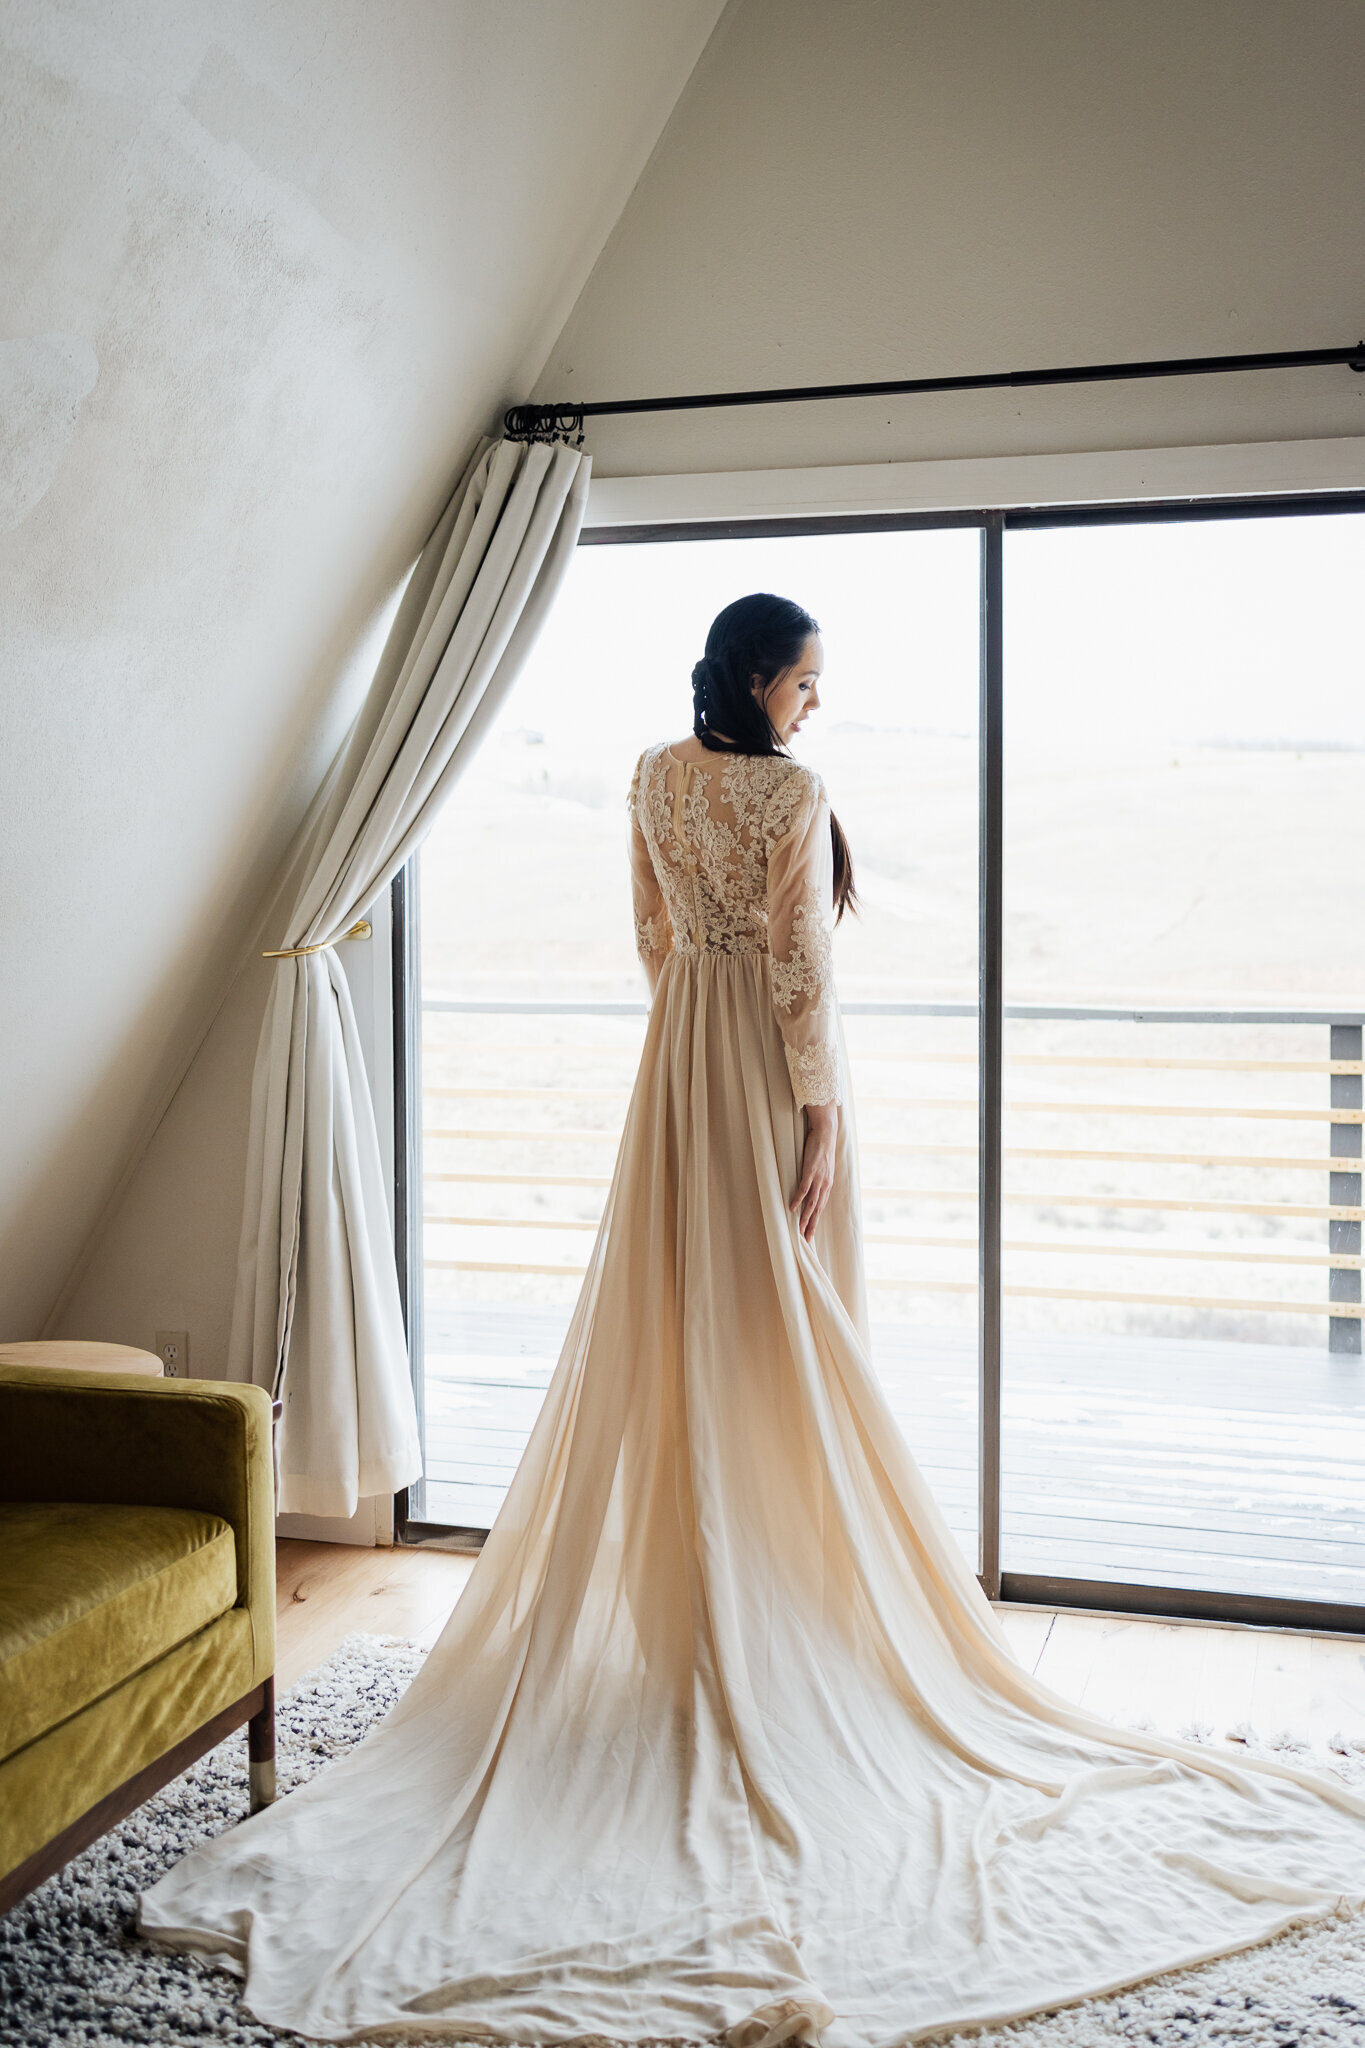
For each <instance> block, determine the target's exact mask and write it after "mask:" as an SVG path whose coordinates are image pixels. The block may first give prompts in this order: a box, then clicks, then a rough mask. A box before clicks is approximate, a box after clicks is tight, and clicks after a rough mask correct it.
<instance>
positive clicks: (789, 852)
mask: <svg viewBox="0 0 1365 2048" xmlns="http://www.w3.org/2000/svg"><path fill="white" fill-rule="evenodd" d="M629 807H630V815H631V825H632V831H631V873H632V880H633V883H634V895H635V942H636V945H637V947H638V948H639V953H640V959H641V961H642V962H643V964H644V969H645V973H646V975H647V976H648V979H649V985H650V988H651V990H652V989H653V988H654V986H655V985H656V983H657V982H658V979H659V975H660V974H661V972H662V971H663V967H664V963H665V961H666V960H667V959H668V957H669V955H670V954H675V955H680V956H684V957H686V956H691V957H696V956H698V955H700V954H703V953H728V954H745V953H757V954H766V955H767V956H768V959H769V963H770V964H769V979H770V984H771V991H772V1004H773V1010H774V1013H775V1015H776V1017H777V1022H778V1025H779V1028H780V1029H781V1032H782V1039H783V1044H784V1046H785V1048H786V1054H787V1068H788V1072H789V1073H790V1075H791V1082H792V1089H793V1092H794V1094H795V1096H796V1101H797V1104H798V1106H800V1105H804V1104H805V1103H825V1102H837V1101H838V1100H839V1067H838V1057H837V1012H836V1008H835V1000H834V982H833V974H832V966H831V958H830V933H831V929H832V920H833V898H834V876H833V855H832V849H831V844H830V830H829V804H828V801H827V799H826V796H825V787H824V784H823V783H822V782H821V780H820V778H819V776H818V775H817V774H816V773H815V772H814V770H813V769H811V768H806V767H804V766H803V765H802V764H801V763H800V762H798V761H792V760H790V759H788V757H787V756H786V755H783V754H711V755H709V756H708V757H707V759H706V760H705V761H695V762H694V761H680V760H679V759H678V757H677V756H676V755H675V754H674V753H673V751H672V749H671V748H670V747H668V746H666V745H664V746H656V747H647V748H646V749H645V751H644V753H643V754H642V755H641V756H640V759H639V762H638V763H637V765H636V769H635V773H634V775H633V777H632V778H631V785H630V799H629Z"/></svg>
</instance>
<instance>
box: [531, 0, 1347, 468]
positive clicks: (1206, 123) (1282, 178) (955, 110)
mask: <svg viewBox="0 0 1365 2048" xmlns="http://www.w3.org/2000/svg"><path fill="white" fill-rule="evenodd" d="M1362 134H1365V7H1362V6H1361V4H1360V0H1292V4H1290V0H1198V4H1197V5H1191V4H1190V0H1141V4H1140V5H1132V4H1129V5H1123V4H1122V0H1109V4H1097V0H1028V4H1027V5H1020V4H1018V0H839V4H838V5H837V6H831V5H830V4H829V0H737V4H736V5H735V6H734V7H733V8H731V10H730V11H729V13H728V14H727V16H726V19H725V21H724V22H723V23H722V24H721V27H720V28H719V29H718V31H717V33H716V34H715V36H714V37H713V38H712V40H711V42H710V44H709V45H708V47H707V50H706V53H705V55H704V56H703V58H702V60H701V62H700V63H699V64H698V66H697V68H696V70H695V72H694V73H693V75H692V78H691V79H690V81H689V83H688V86H687V89H686V91H685V92H684V94H683V96H682V98H681V99H680V100H679V103H678V106H677V109H676V112H675V113H674V116H673V118H672V120H671V121H670V122H669V125H668V128H667V131H666V132H665V134H664V137H663V139H662V141H661V142H660V145H659V147H658V149H657V151H656V152H655V154H654V157H653V159H652V160H651V163H650V166H649V169H648V170H647V172H646V173H645V175H644V177H642V178H641V180H640V182H639V184H638V186H637V187H636V190H635V192H634V194H633V195H632V197H631V201H630V204H629V206H628V207H627V208H626V209H625V211H624V212H623V214H622V216H621V219H620V221H619V223H618V225H617V227H616V228H615V230H614V231H613V234H612V237H611V240H610V242H609V243H608V246H607V248H606V250H605V251H604V253H603V255H602V258H601V260H600V262H599V263H598V265H597V267H596V269H595V270H594V272H593V275H592V278H591V280H590V282H589V284H588V287H587V289H586V290H585V291H584V293H583V296H582V298H581V299H580V301H579V303H578V305H577V306H576V308H575V309H574V312H573V314H572V316H571V318H570V319H569V321H568V322H567V324H566V326H565V329H564V332H563V334H562V335H561V336H560V338H559V340H558V341H557V342H556V344H555V346H554V348H553V350H552V352H551V355H550V358H549V362H548V365H547V369H546V372H545V374H544V376H543V378H542V380H541V385H540V389H539V391H538V393H537V396H539V397H540V398H541V399H542V400H546V401H549V400H554V399H574V398H581V399H593V398H624V397H634V396H641V397H643V396H647V395H649V394H651V393H656V392H659V393H662V392H678V391H683V392H686V391H725V390H731V389H736V388H745V387H747V388H750V389H754V388H766V387H770V386H777V385H802V384H819V383H840V382H846V381H850V380H854V379H869V380H870V379H874V378H900V377H919V376H924V377H933V376H951V375H954V374H961V373H965V372H970V371H977V370H983V371H984V370H1013V369H1028V368H1042V367H1044V366H1047V365H1053V364H1064V363H1094V362H1101V363H1103V362H1124V361H1130V362H1131V361H1134V360H1142V359H1144V358H1152V357H1159V356H1167V357H1180V356H1192V355H1205V354H1207V355H1224V354H1232V353H1237V352H1241V351H1246V352H1252V351H1261V350H1272V349H1294V348H1315V347H1316V348H1324V347H1338V348H1340V347H1349V346H1350V345H1351V344H1352V343H1353V342H1354V341H1355V340H1356V339H1357V338H1358V336H1359V333H1360V330H1361V321H1362V318H1363V317H1365V200H1362V194H1361V189H1360V185H1359V182H1358V181H1356V180H1353V179H1352V178H1351V177H1350V176H1349V175H1347V174H1346V172H1345V170H1344V166H1345V165H1347V164H1348V163H1349V162H1351V161H1352V160H1353V158H1354V157H1355V156H1356V155H1358V153H1359V145H1360V138H1361V136H1362ZM589 429H590V431H589V446H590V447H591V449H592V451H593V461H594V468H595V472H596V474H597V475H599V476H627V475H637V474H649V473H651V472H652V473H664V474H666V473H669V472H673V471H697V470H742V469H749V468H754V469H762V468H766V467H777V468H789V467H796V466H799V465H801V464H803V463H854V462H883V461H911V460H917V459H920V458H935V457H957V456H964V457H971V456H978V455H980V456H994V455H1006V454H1011V453H1043V452H1052V451H1066V450H1072V449H1092V448H1144V447H1153V446H1162V445H1167V444H1172V445H1180V446H1186V445H1190V444H1199V445H1203V444H1208V443H1218V442H1243V441H1258V440H1293V439H1306V438H1311V437H1322V436H1342V435H1360V434H1363V433H1365V378H1362V377H1355V376H1352V375H1351V374H1350V373H1349V372H1348V371H1346V370H1342V369H1318V370H1310V369H1305V370H1298V371H1293V372H1282V371H1281V372H1274V373H1270V374H1261V375H1246V376H1239V377H1222V378H1214V379H1210V378H1203V379H1194V378H1175V379H1162V380H1158V381H1154V382H1150V383H1104V384H1093V385H1088V386H1079V387H1078V386H1074V385H1073V386H1056V387H1052V388H1051V389H1035V390H1030V391H1018V390H1015V391H1008V390H1007V391H999V392H986V393H983V392H969V393H957V394H952V395H944V396H938V397H924V396H920V397H915V398H901V399H894V400H890V401H888V400H885V399H882V400H876V399H859V400H845V401H841V402H839V403H836V404H825V405H814V406H804V407H803V406H793V405H782V406H771V407H765V408H762V409H759V410H754V411H734V412H726V411H710V412H707V411H701V412H693V413H672V414H662V415H653V416H649V415H645V416H639V417H634V418H632V417H625V418H607V419H601V420H593V421H590V422H589Z"/></svg>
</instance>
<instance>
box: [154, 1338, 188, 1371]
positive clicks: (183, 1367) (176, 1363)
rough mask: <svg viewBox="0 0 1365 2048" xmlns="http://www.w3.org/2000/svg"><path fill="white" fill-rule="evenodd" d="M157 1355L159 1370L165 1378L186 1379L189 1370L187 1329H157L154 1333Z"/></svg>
mask: <svg viewBox="0 0 1365 2048" xmlns="http://www.w3.org/2000/svg"><path fill="white" fill-rule="evenodd" d="M156 1349H157V1356H158V1357H159V1358H160V1360H161V1370H162V1371H163V1372H164V1373H165V1375H166V1377H167V1379H171V1380H183V1379H188V1377H189V1371H190V1333H189V1331H188V1330H158V1331H157V1333H156Z"/></svg>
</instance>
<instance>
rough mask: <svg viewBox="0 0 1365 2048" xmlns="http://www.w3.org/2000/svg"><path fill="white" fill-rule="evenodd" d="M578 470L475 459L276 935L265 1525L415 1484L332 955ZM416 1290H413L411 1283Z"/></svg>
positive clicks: (268, 1115) (394, 1311) (519, 658)
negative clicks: (276, 1478)
mask: <svg viewBox="0 0 1365 2048" xmlns="http://www.w3.org/2000/svg"><path fill="white" fill-rule="evenodd" d="M588 472H589V459H588V457H587V456H586V455H584V454H582V453H580V452H579V451H578V450H576V449H573V448H569V447H567V446H564V445H562V444H556V445H553V446H551V445H547V444H545V443H541V442H530V443H526V442H513V441H498V442H494V443H490V444H486V445H485V446H484V447H483V448H482V449H481V450H480V451H479V453H478V454H477V455H476V456H475V458H474V461H473V463H472V464H471V466H470V468H469V470H468V471H467V472H466V474H465V476H464V477H463V479H462V480H461V482H460V485H459V487H458V488H457V489H456V491H455V494H454V496H453V497H452V499H451V501H450V504H449V505H448V506H447V508H446V510H445V512H444V514H443V515H442V517H441V520H440V523H439V524H438V526H437V528H436V531H435V532H434V533H433V534H432V536H431V539H430V540H429V541H428V542H427V544H426V547H425V548H424V549H423V551H422V555H421V557H420V559H419V561H418V563H417V566H416V568H415V569H414V570H413V573H412V576H411V579H410V580H409V583H408V587H407V589H406V591H405V592H404V596H403V601H402V604H401V605H400V607H399V610H398V614H397V617H396V619H395V621H394V625H393V629H392V631H391V633H390V635H389V638H388V642H387V645H386V647H385V650H384V655H383V658H382V659H381V662H380V664H379V669H378V672H377V674H376V677H375V682H374V685H373V687H372V689H371V691H370V693H369V695H368V697H367V700H366V704H365V707H364V709H363V710H362V712H361V714H360V716H359V718H358V719H357V721H356V725H355V727H354V729H353V731H352V733H351V735H350V737H349V739H348V741H347V743H346V746H345V748H344V750H343V753H342V756H341V758H340V760H339V762H338V764H337V766H336V768H335V769H334V771H333V774H332V777H331V779H330V788H329V791H328V795H327V798H326V800H325V803H324V806H323V809H322V812H321V815H320V818H319V821H318V823H317V824H316V825H315V826H314V827H313V830H312V832H311V835H310V850H309V853H308V855H307V857H306V859H305V862H304V864H303V873H304V877H305V879H304V882H303V886H302V888H301V890H300V892H299V894H298V897H297V900H296V902H295V905H294V910H293V914H292V915H291V916H290V917H289V918H288V919H287V921H286V925H285V929H284V931H283V932H282V933H281V934H280V937H279V941H278V944H279V947H280V949H281V951H282V952H283V953H284V954H285V955H286V957H282V958H278V959H276V960H275V961H274V964H273V965H272V966H270V967H269V968H267V969H263V970H262V971H264V972H269V973H271V974H273V975H274V977H275V979H274V986H273V988H272V990H271V993H270V999H269V1003H268V1006H267V1009H266V1016H265V1022H264V1025H263V1027H262V1030H261V1040H260V1045H259V1047H258V1049H257V1054H256V1068H255V1074H254V1077H253V1082H252V1097H251V1133H250V1141H249V1149H248V1155H247V1183H246V1199H245V1204H244V1209H243V1217H242V1239H241V1249H240V1253H239V1264H238V1274H237V1293H236V1300H235V1302H234V1306H233V1318H232V1337H231V1343H230V1349H229V1364H228V1372H229V1377H230V1378H232V1379H239V1380H254V1381H255V1382H256V1383H257V1385H258V1386H264V1387H268V1388H270V1389H271V1390H272V1391H273V1392H274V1393H275V1394H276V1395H277V1396H278V1397H279V1398H281V1399H282V1400H283V1403H284V1415H283V1420H282V1422H281V1425H280V1432H279V1438H278V1460H279V1468H280V1499H279V1505H280V1508H281V1509H282V1510H285V1511H293V1512H297V1513H302V1514H313V1515H350V1514H353V1513H354V1512H355V1507H356V1502H357V1500H358V1499H359V1498H360V1497H361V1496H362V1495H367V1494H378V1493H393V1492H396V1491H397V1490H398V1488H400V1487H402V1486H406V1485H408V1484H410V1483H411V1481H413V1480H414V1479H416V1478H417V1477H418V1475H419V1473H420V1471H421V1462H422V1460H421V1447H420V1443H419V1440H418V1430H417V1417H416V1410H415V1406H414V1402H413V1395H412V1384H411V1380H410V1377H409V1373H408V1363H407V1347H406V1341H405V1338H404V1331H403V1317H402V1310H401V1304H400V1300H399V1294H398V1280H397V1273H396V1270H395V1265H394V1253H393V1240H392V1235H391V1232H390V1227H389V1216H388V1206H387V1202H386V1197H385V1186H384V1175H383V1170H382V1167H381V1163H380V1154H379V1140H378V1134H377V1132H376V1128H375V1119H374V1104H373V1102H372V1100H371V1096H370V1088H369V1082H368V1079H367V1077H366V1073H365V1065H364V1058H363V1055H362V1052H361V1047H360V1040H359V1035H358V1032H357V1029H356V1020H355V1014H354V1011H353V1010H352V1007H351V1000H350V995H349V992H348V990H347V986H346V977H345V975H344V973H343V972H342V969H341V967H340V965H339V963H338V961H337V957H336V954H335V952H334V951H333V950H332V949H333V947H334V946H335V945H336V943H337V941H338V940H339V939H341V938H344V936H345V934H346V933H347V931H348V930H349V929H350V928H351V926H352V925H353V924H355V923H356V921H357V919H358V918H359V917H360V915H361V913H362V912H363V911H364V909H365V907H366V906H367V905H368V904H369V903H371V902H373V900H374V898H375V897H376V896H377V895H378V894H379V892H380V890H381V889H383V888H385V887H386V886H387V884H388V883H389V882H390V881H391V880H392V879H393V877H394V875H395V874H397V872H398V870H399V869H400V868H401V867H402V866H403V864H404V862H405V861H407V859H408V858H409V856H410V855H411V854H412V853H413V852H414V850H415V849H416V847H417V846H418V845H420V843H421V841H422V839H423V838H424V837H425V836H426V833H427V832H428V830H429V829H430V827H431V825H432V824H433V822H434V820H435V818H436V815H437V813H438V812H439V810H440V808H441V806H442V804H443V803H444V802H445V800H446V798H447V797H448V796H449V794H450V791H451V789H452V788H453V786H454V784H455V781H456V778H457V777H458V776H459V775H460V774H461V772H462V771H463V770H464V768H465V767H467V766H468V764H469V762H470V761H471V760H472V758H473V756H474V754H475V752H476V751H477V749H478V747H479V744H480V742H481V741H482V740H483V738H484V736H485V734H486V733H487V731H488V728H489V725H490V723H491V722H492V720H493V718H494V717H495V716H496V714H497V712H498V709H499V707H500V705H501V704H502V701H503V699H504V698H505V696H506V694H507V691H508V689H509V688H510V687H511V684H512V683H513V681H514V680H515V678H516V675H517V673H518V670H519V669H520V668H521V665H522V663H523V662H524V661H525V659H526V656H527V654H528V653H529V652H530V649H531V647H532V645H533V644H534V642H535V639H536V636H537V634H538V633H539V631H540V628H541V626H542V625H543V623H544V621H545V618H546V616H547V614H548V612H549V610H550V607H551V606H552V604H553V602H554V598H555V594H556V592H557V590H558V588H559V584H560V582H561V579H562V578H563V575H564V572H565V570H566V568H567V567H568V564H569V560H570V558H571V555H572V552H573V549H574V547H575V545H576V543H577V539H578V532H579V528H580V527H581V525H582V523H583V512H584V508H585V505H586V501H587V489H588ZM419 1284H420V1283H419Z"/></svg>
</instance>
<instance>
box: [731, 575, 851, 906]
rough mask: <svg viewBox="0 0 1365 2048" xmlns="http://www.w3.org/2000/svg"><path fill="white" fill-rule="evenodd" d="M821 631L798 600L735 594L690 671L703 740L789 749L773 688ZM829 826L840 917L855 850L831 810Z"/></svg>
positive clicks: (757, 749)
mask: <svg viewBox="0 0 1365 2048" xmlns="http://www.w3.org/2000/svg"><path fill="white" fill-rule="evenodd" d="M819 630H820V628H819V627H818V626H817V625H816V623H815V620H814V619H813V618H812V617H811V615H810V613H809V612H808V611H805V610H803V609H802V607H801V606H800V605H799V604H796V603H794V602H793V601H792V599H791V598H789V597H774V596H773V594H772V593H771V591H766V590H760V591H755V592H754V593H753V595H752V596H750V597H737V598H736V599H735V601H734V603H733V604H727V605H726V607H725V609H724V611H723V612H718V613H717V614H716V617H715V618H714V619H713V620H712V622H711V630H710V632H709V633H708V634H707V636H706V652H705V653H704V654H703V655H702V658H701V660H700V661H699V662H697V664H696V665H695V667H694V668H693V670H692V730H693V732H694V733H695V734H696V736H697V738H698V739H699V740H700V741H701V743H702V745H703V746H704V747H707V748H709V749H710V751H711V752H712V753H715V754H786V752H787V749H786V747H785V745H784V744H783V741H782V737H781V735H780V734H779V732H778V731H777V729H776V727H775V726H774V724H773V722H772V719H771V718H770V717H769V716H768V709H767V699H768V692H769V690H770V689H771V687H772V685H773V684H774V683H775V682H776V681H777V680H778V678H779V676H782V675H784V674H785V673H786V671H787V670H788V669H790V668H794V667H795V666H796V664H797V662H798V661H799V660H800V659H801V654H802V651H803V649H804V647H805V645H806V642H807V641H808V640H809V639H810V637H811V635H812V634H814V633H818V632H819ZM755 684H757V685H758V688H757V689H755V687H754V685H755ZM829 829H830V838H831V840H832V842H833V849H834V911H835V922H836V923H837V922H838V920H839V919H840V918H841V917H842V916H843V914H844V912H845V911H846V910H847V909H849V908H850V907H851V908H854V909H856V908H857V900H858V899H857V892H856V890H855V889H854V886H853V856H852V854H851V853H850V852H849V846H848V841H847V839H846V838H845V837H844V832H843V827H842V826H841V825H840V823H839V820H838V819H837V818H836V817H835V816H834V814H833V812H831V813H830V820H829Z"/></svg>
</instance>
